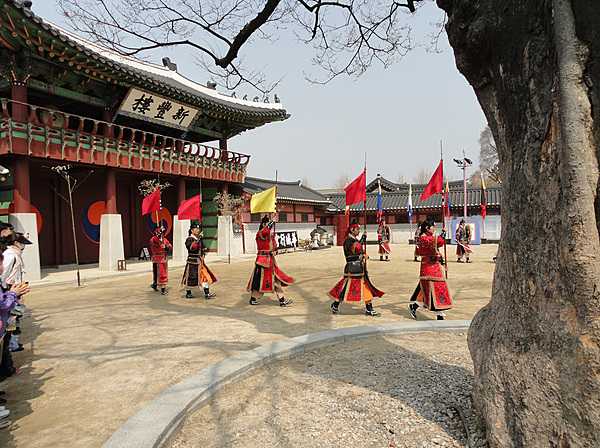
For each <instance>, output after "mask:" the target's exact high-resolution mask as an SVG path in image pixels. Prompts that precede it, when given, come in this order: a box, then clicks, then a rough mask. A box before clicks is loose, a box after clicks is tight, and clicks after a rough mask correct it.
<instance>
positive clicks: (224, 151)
mask: <svg viewBox="0 0 600 448" xmlns="http://www.w3.org/2000/svg"><path fill="white" fill-rule="evenodd" d="M219 149H220V150H221V160H223V161H227V159H228V158H229V156H228V153H227V139H226V138H222V139H220V140H219Z"/></svg>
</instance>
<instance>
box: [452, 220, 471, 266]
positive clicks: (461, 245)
mask: <svg viewBox="0 0 600 448" xmlns="http://www.w3.org/2000/svg"><path fill="white" fill-rule="evenodd" d="M454 238H455V239H456V256H457V257H458V259H457V260H456V262H457V263H462V262H463V261H462V259H463V257H465V258H466V261H467V263H470V262H471V260H469V255H470V254H471V253H472V252H473V249H471V227H470V226H469V225H468V224H467V223H465V220H464V219H461V220H460V223H459V224H458V227H457V228H456V233H455V235H454Z"/></svg>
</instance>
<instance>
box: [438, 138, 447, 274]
mask: <svg viewBox="0 0 600 448" xmlns="http://www.w3.org/2000/svg"><path fill="white" fill-rule="evenodd" d="M440 161H441V162H442V172H443V171H444V149H443V146H442V140H441V139H440ZM443 179H444V178H443V176H442V182H443ZM447 199H448V198H446V197H445V192H444V189H443V184H442V231H443V232H445V231H446V201H447ZM444 271H445V272H446V279H448V252H447V250H446V236H444Z"/></svg>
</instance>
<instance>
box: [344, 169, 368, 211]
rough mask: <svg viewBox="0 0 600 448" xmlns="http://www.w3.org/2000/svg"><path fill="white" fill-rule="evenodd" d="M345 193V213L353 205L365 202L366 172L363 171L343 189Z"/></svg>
mask: <svg viewBox="0 0 600 448" xmlns="http://www.w3.org/2000/svg"><path fill="white" fill-rule="evenodd" d="M344 191H345V192H346V211H348V209H349V208H350V206H351V205H353V204H358V203H359V202H364V201H366V200H367V172H366V171H365V170H363V172H362V173H360V176H358V177H357V178H356V179H354V180H353V181H352V182H350V183H349V184H348V185H346V187H344Z"/></svg>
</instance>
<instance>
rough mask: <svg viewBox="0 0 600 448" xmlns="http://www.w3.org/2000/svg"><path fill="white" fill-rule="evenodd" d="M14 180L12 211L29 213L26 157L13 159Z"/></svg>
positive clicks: (29, 202) (27, 162) (27, 161)
mask: <svg viewBox="0 0 600 448" xmlns="http://www.w3.org/2000/svg"><path fill="white" fill-rule="evenodd" d="M14 182H15V189H14V196H13V204H14V213H31V196H30V184H29V159H28V158H26V157H19V158H17V159H16V160H15V171H14Z"/></svg>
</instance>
